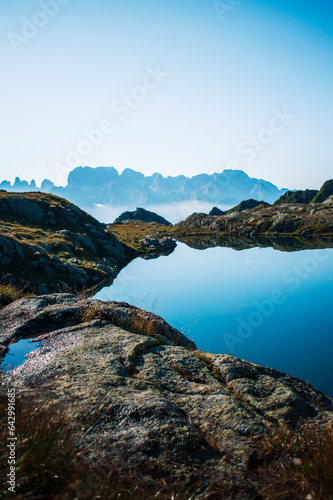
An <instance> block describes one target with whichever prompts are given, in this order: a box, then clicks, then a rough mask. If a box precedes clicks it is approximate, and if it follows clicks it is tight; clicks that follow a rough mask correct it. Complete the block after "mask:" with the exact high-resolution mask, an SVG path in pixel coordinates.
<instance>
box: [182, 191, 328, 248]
mask: <svg viewBox="0 0 333 500" xmlns="http://www.w3.org/2000/svg"><path fill="white" fill-rule="evenodd" d="M246 203H247V202H245V205H246ZM257 203H258V202H254V208H244V207H241V205H242V204H241V205H240V208H239V209H237V210H236V209H233V210H230V211H229V212H227V213H225V214H223V215H206V214H203V213H194V214H192V215H190V216H189V217H187V219H185V220H184V221H182V222H179V223H178V224H176V225H175V226H174V233H175V234H176V235H177V234H183V235H186V234H187V235H190V234H191V233H193V232H196V234H198V233H199V232H201V233H202V234H206V233H210V232H213V233H219V234H228V235H232V234H235V235H237V236H238V237H251V238H258V236H272V235H280V236H307V237H309V236H310V237H318V236H320V235H323V236H324V235H326V236H333V202H332V201H331V200H330V198H328V199H327V200H326V202H325V203H315V204H310V205H306V204H285V205H273V206H267V204H260V205H258V206H255V205H256V204H257ZM250 206H251V205H249V207H250ZM236 208H237V207H236Z"/></svg>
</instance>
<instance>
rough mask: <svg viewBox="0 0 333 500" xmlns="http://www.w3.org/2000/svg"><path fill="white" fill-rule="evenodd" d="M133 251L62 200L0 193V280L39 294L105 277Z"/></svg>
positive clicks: (93, 282) (109, 277)
mask: <svg viewBox="0 0 333 500" xmlns="http://www.w3.org/2000/svg"><path fill="white" fill-rule="evenodd" d="M135 255H136V253H135V252H134V251H133V250H132V249H130V248H129V247H127V246H126V245H124V244H123V243H121V242H120V241H118V239H117V238H116V237H115V236H114V235H113V234H112V233H111V232H110V231H109V230H108V229H107V227H106V225H105V224H101V223H100V222H98V221H97V220H95V219H94V218H93V217H91V216H90V215H88V214H87V213H85V212H83V211H82V210H81V209H79V208H78V207H76V206H75V205H72V204H71V203H69V202H68V201H66V200H64V199H62V198H58V197H56V196H53V195H45V194H44V195H43V194H40V193H24V194H23V193H22V194H18V193H0V260H1V270H0V279H1V278H2V279H4V277H5V279H6V280H7V281H10V282H12V283H14V284H21V285H22V284H25V283H27V285H26V286H28V288H30V289H33V290H35V291H37V292H39V293H45V292H47V291H51V290H58V291H63V290H65V289H66V288H70V287H71V288H73V289H82V288H83V287H85V288H91V287H93V286H96V285H97V284H98V283H102V282H103V281H105V280H111V281H112V279H113V278H114V277H115V276H116V275H117V274H118V272H119V270H120V269H121V268H122V267H123V266H124V265H126V264H127V263H128V262H129V261H130V260H131V259H132V258H133V257H134V256H135Z"/></svg>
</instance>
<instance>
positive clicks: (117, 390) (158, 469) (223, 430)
mask: <svg viewBox="0 0 333 500" xmlns="http://www.w3.org/2000/svg"><path fill="white" fill-rule="evenodd" d="M87 311H94V313H95V314H93V315H92V314H90V315H88V314H86V315H85V316H84V312H87ZM92 316H94V317H92ZM82 317H83V318H85V319H86V321H84V322H82ZM128 318H132V319H131V320H130V321H129V320H128ZM126 325H127V326H126ZM131 330H132V331H131ZM147 333H148V334H147ZM31 335H35V337H34V339H33V340H34V341H38V342H41V344H42V347H41V348H40V349H38V350H36V351H34V352H32V353H30V355H29V357H28V359H27V361H26V362H25V363H24V364H23V365H21V366H19V367H18V368H16V369H15V370H14V371H13V372H10V373H9V374H8V375H6V377H7V378H8V377H13V379H14V380H15V383H16V384H17V386H18V389H19V390H21V391H26V392H27V393H32V394H34V397H35V398H36V399H37V400H40V401H43V403H44V404H45V405H47V406H49V407H51V408H54V411H63V412H66V414H67V417H68V418H69V419H70V421H71V422H72V426H73V431H74V433H75V436H76V439H77V441H78V443H82V445H84V452H83V453H84V456H85V457H86V459H87V460H88V461H91V462H93V463H96V462H99V463H113V462H114V461H115V460H119V459H121V460H123V461H124V463H126V466H127V467H129V468H136V467H138V466H146V467H148V468H149V471H150V474H152V475H153V476H160V475H162V474H169V475H170V476H171V475H172V476H175V477H188V478H190V477H191V476H192V475H195V474H198V473H199V472H200V471H201V470H203V469H205V470H210V471H211V475H212V477H215V478H220V479H221V478H222V479H225V480H229V483H230V484H231V483H232V484H235V485H236V486H235V488H236V490H237V492H238V493H237V495H236V494H235V493H234V494H232V493H231V496H230V498H242V499H243V498H245V499H246V498H252V497H251V495H252V493H253V491H252V486H251V484H250V482H249V481H247V474H248V473H249V471H250V470H251V464H252V462H253V459H254V447H253V443H252V438H253V436H258V435H260V434H263V433H265V432H266V431H268V430H269V429H272V428H273V427H274V426H276V425H278V424H279V423H280V422H285V423H286V424H287V425H288V426H295V425H296V424H297V423H298V422H299V420H300V419H306V418H310V419H316V420H323V421H327V420H329V419H331V418H332V410H333V405H332V400H331V399H329V398H327V397H325V396H324V395H323V394H322V393H320V392H318V391H315V390H314V389H313V388H312V387H311V386H310V385H309V384H307V383H305V382H303V381H301V380H299V379H297V378H295V377H291V376H288V375H286V374H283V373H281V372H278V371H276V370H272V369H269V368H264V367H261V366H258V365H255V364H253V363H249V362H246V361H243V360H240V359H238V358H235V357H234V356H231V355H228V354H221V355H212V354H208V353H203V352H201V351H198V350H197V349H196V346H195V345H194V344H193V342H191V341H189V340H188V339H187V338H186V337H185V336H184V335H182V334H181V333H180V332H177V330H175V329H174V328H172V327H171V326H170V325H168V324H167V323H166V322H165V321H164V320H163V319H162V318H159V317H158V316H155V315H154V314H152V313H148V312H146V311H142V310H140V309H138V308H136V307H134V306H129V305H128V304H124V303H116V302H113V303H103V302H100V301H93V300H82V299H78V298H76V297H75V296H74V295H70V294H54V295H46V296H40V297H36V298H32V299H21V300H20V301H17V302H15V303H13V304H11V305H9V306H7V307H6V308H4V309H2V310H1V311H0V341H1V345H2V349H3V353H4V352H5V351H6V349H7V346H8V344H9V343H10V342H12V341H13V340H14V339H15V340H18V339H19V338H24V337H28V336H29V337H30V336H31ZM314 402H316V403H314ZM238 495H239V496H238Z"/></svg>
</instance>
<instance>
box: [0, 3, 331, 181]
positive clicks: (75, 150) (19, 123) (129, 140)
mask: <svg viewBox="0 0 333 500" xmlns="http://www.w3.org/2000/svg"><path fill="white" fill-rule="evenodd" d="M1 13H2V16H1V20H0V34H1V37H2V40H3V43H2V44H1V48H0V57H1V60H2V66H3V68H5V71H4V72H3V75H2V82H1V83H2V107H1V109H2V120H1V125H0V134H1V138H2V162H1V167H0V178H1V180H4V179H6V180H9V181H11V182H13V181H14V179H15V177H16V176H18V177H20V178H21V179H24V180H27V181H31V179H34V180H35V181H36V183H37V184H38V185H40V183H41V181H42V180H43V179H45V178H47V179H50V180H51V181H52V182H54V183H55V184H56V185H64V184H65V183H66V178H67V175H68V172H69V171H71V170H72V169H74V168H75V167H77V166H80V165H89V166H91V167H97V166H100V165H113V166H114V167H115V168H116V169H117V170H118V171H119V172H122V171H123V170H124V169H125V168H132V169H133V170H137V171H141V172H143V173H144V174H146V175H151V174H153V173H154V172H159V173H161V174H162V175H163V176H165V177H166V176H168V175H171V176H175V175H181V174H183V175H186V176H193V175H197V174H201V173H208V174H212V173H215V172H222V171H223V170H225V169H239V170H243V171H244V172H246V173H247V174H248V175H249V176H250V177H255V178H259V179H265V180H267V181H269V182H272V183H273V184H275V185H276V186H278V187H279V188H289V189H305V188H312V189H318V188H320V187H321V185H322V184H323V182H324V181H325V180H327V179H329V178H331V177H332V174H331V172H332V156H333V152H332V147H331V137H332V131H333V99H332V88H331V81H332V77H333V50H332V49H333V15H332V14H333V5H332V4H331V3H329V2H327V1H324V0H321V1H319V2H317V3H316V5H315V6H314V4H313V2H310V1H303V2H302V1H301V0H295V1H293V2H292V3H290V2H288V1H287V0H279V1H277V0H267V1H264V2H259V1H258V0H225V1H222V0H221V1H216V0H215V1H209V2H207V1H205V0H199V1H196V2H191V3H190V2H187V1H185V2H181V3H179V2H175V1H174V0H169V1H168V2H166V1H162V0H154V1H153V0H147V1H146V2H144V3H143V2H140V3H138V2H135V1H134V0H124V2H122V3H119V2H114V1H109V2H106V1H104V0H103V1H97V2H94V3H92V2H89V1H88V0H82V1H81V2H80V3H79V2H77V1H76V0H39V1H37V2H36V1H31V0H29V1H27V0H25V1H23V0H17V1H16V2H15V3H14V2H9V1H8V0H6V1H4V2H2V5H1Z"/></svg>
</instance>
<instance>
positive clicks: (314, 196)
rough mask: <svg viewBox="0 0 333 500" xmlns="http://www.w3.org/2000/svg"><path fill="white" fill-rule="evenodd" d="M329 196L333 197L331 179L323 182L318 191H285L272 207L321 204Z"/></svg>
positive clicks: (332, 180) (332, 182) (332, 181)
mask: <svg viewBox="0 0 333 500" xmlns="http://www.w3.org/2000/svg"><path fill="white" fill-rule="evenodd" d="M331 195H333V179H330V180H328V181H326V182H324V184H323V185H322V187H321V188H320V190H319V191H318V190H317V189H306V190H304V191H302V190H298V191H287V192H286V193H284V194H283V195H282V196H281V197H280V198H279V199H278V200H276V202H275V203H274V205H285V204H294V203H307V204H308V203H323V202H324V201H325V200H326V199H327V198H328V197H329V196H331Z"/></svg>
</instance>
